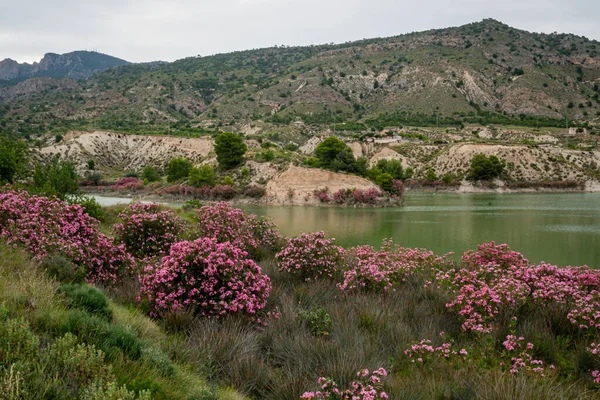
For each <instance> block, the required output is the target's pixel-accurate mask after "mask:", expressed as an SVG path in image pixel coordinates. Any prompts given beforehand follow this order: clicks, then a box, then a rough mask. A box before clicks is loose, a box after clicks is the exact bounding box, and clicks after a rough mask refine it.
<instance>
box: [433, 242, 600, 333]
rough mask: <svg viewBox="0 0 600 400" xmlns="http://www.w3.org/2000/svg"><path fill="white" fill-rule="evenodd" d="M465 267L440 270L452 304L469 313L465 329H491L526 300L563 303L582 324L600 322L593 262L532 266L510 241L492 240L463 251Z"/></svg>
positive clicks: (599, 277) (598, 276) (598, 275)
mask: <svg viewBox="0 0 600 400" xmlns="http://www.w3.org/2000/svg"><path fill="white" fill-rule="evenodd" d="M463 262H464V264H465V267H464V268H460V269H450V270H447V271H439V270H438V273H437V276H436V279H437V284H438V285H442V286H446V287H447V288H448V289H449V291H450V293H451V294H452V295H453V296H454V298H453V300H452V301H451V302H449V303H448V304H447V307H449V308H451V309H454V310H455V311H456V312H457V313H458V314H459V315H460V316H461V318H463V320H464V322H463V329H464V330H465V331H478V332H483V333H486V332H490V331H492V330H493V329H494V325H495V323H496V320H497V317H498V316H499V315H500V314H501V313H504V312H510V311H511V310H515V309H517V308H518V307H520V306H521V305H523V304H526V303H528V302H529V303H536V304H540V305H542V306H545V305H548V304H561V305H565V306H566V307H569V309H570V310H571V311H570V313H569V315H568V317H569V319H570V320H571V322H572V323H573V324H576V325H578V326H579V327H580V328H582V329H589V328H597V327H598V325H599V324H600V291H599V289H600V272H599V271H597V270H592V269H590V268H588V267H566V268H558V267H556V266H553V265H549V264H540V265H537V266H529V265H528V262H527V260H526V259H525V258H524V257H523V256H522V255H521V254H520V253H518V252H515V251H512V250H510V249H509V248H508V246H506V245H495V244H494V243H493V242H492V243H487V244H483V245H480V246H479V249H478V251H476V252H473V251H469V252H467V253H465V255H464V257H463Z"/></svg>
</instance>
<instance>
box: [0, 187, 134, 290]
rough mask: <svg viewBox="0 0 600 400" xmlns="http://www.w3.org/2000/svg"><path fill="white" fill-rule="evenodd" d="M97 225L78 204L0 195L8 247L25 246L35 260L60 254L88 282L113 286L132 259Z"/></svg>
mask: <svg viewBox="0 0 600 400" xmlns="http://www.w3.org/2000/svg"><path fill="white" fill-rule="evenodd" d="M98 224H99V222H98V221H97V220H96V219H94V218H92V217H90V216H89V215H87V214H86V213H85V212H84V210H83V208H82V207H81V206H79V205H67V204H66V203H64V202H62V201H60V200H58V199H49V198H47V197H39V196H31V195H29V194H28V193H27V192H23V191H16V190H11V189H7V190H3V191H2V192H1V193H0V235H1V236H2V237H4V238H6V240H7V242H8V243H9V244H10V243H14V244H20V245H22V246H24V247H25V248H26V249H27V250H28V251H29V252H30V253H31V254H32V255H33V256H34V258H36V259H38V260H41V259H43V258H44V257H45V256H46V255H48V254H49V253H59V254H62V255H64V256H65V257H67V258H68V259H70V260H71V261H72V262H73V263H75V264H76V265H79V266H81V267H82V268H83V269H84V270H85V273H86V278H87V280H88V281H89V282H93V283H95V282H102V283H104V284H110V283H115V282H117V280H118V279H119V278H120V277H122V276H123V275H124V274H128V273H131V271H132V268H133V265H134V260H133V258H132V257H131V256H130V255H129V254H128V253H127V252H126V251H125V248H124V246H122V245H115V243H114V241H113V239H112V238H110V237H108V236H106V235H104V234H102V233H100V232H99V231H98Z"/></svg>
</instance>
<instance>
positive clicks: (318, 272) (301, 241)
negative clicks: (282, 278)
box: [275, 232, 345, 281]
mask: <svg viewBox="0 0 600 400" xmlns="http://www.w3.org/2000/svg"><path fill="white" fill-rule="evenodd" d="M334 242H335V239H326V238H325V233H324V232H315V233H303V234H301V235H300V236H298V237H295V238H291V239H288V240H287V246H286V247H285V248H284V249H283V250H282V251H281V252H280V253H278V254H276V255H275V258H276V259H277V262H278V264H279V270H280V271H285V272H289V273H291V274H293V275H296V276H298V277H300V278H302V279H304V280H306V281H311V280H315V279H318V278H320V277H322V276H327V277H329V278H333V277H334V275H335V274H336V272H337V271H338V268H339V267H340V264H341V262H342V261H343V257H344V254H345V251H344V249H343V248H342V247H340V246H336V245H334Z"/></svg>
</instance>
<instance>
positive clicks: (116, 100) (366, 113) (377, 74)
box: [0, 19, 600, 141]
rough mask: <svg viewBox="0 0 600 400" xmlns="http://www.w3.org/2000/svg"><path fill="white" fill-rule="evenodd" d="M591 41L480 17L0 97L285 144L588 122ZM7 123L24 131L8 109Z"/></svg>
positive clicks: (74, 115) (596, 108)
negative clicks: (389, 131)
mask: <svg viewBox="0 0 600 400" xmlns="http://www.w3.org/2000/svg"><path fill="white" fill-rule="evenodd" d="M599 51H600V42H598V41H595V40H590V39H587V38H585V37H582V36H577V35H573V34H562V33H561V34H558V33H552V34H543V33H530V32H527V31H523V30H519V29H515V28H512V27H510V26H508V25H506V24H503V23H501V22H499V21H496V20H492V19H486V20H483V21H480V22H475V23H471V24H466V25H462V26H458V27H450V28H443V29H431V30H428V31H423V32H412V33H408V34H403V35H397V36H392V37H388V38H374V39H364V40H360V41H355V42H347V43H343V44H324V45H312V46H296V47H288V46H276V47H270V48H263V49H255V50H244V51H238V52H232V53H223V54H216V55H212V56H203V57H199V56H196V57H188V58H184V59H181V60H177V61H174V62H171V63H151V64H128V65H123V66H119V67H116V68H110V69H107V70H104V71H101V72H99V73H97V74H95V75H94V76H92V77H90V78H89V79H87V80H85V81H80V82H78V83H77V85H74V86H73V85H70V86H69V85H67V86H69V87H67V88H65V84H64V83H60V82H59V83H56V84H54V85H53V84H51V83H50V82H47V83H46V84H44V85H41V84H38V85H35V86H34V85H33V83H28V82H27V81H26V82H23V84H24V85H22V87H20V88H19V90H12V91H10V90H7V89H6V88H5V89H0V107H2V103H4V104H5V105H4V108H6V104H8V103H10V108H11V110H10V111H5V112H4V113H5V115H14V116H15V117H17V116H18V117H25V118H27V117H28V118H29V120H30V122H33V124H34V125H35V126H36V128H37V130H38V131H42V132H48V131H52V130H57V129H59V130H60V129H62V130H63V131H64V129H67V128H73V129H80V130H89V129H98V128H99V129H105V130H113V131H122V132H133V133H135V132H138V133H139V132H154V133H167V132H169V133H173V132H174V133H183V134H185V133H186V132H187V133H191V132H196V133H202V132H203V129H206V128H209V129H212V128H219V129H229V130H234V131H239V130H240V129H241V127H242V126H245V125H247V124H251V125H255V126H262V127H264V128H261V129H263V130H264V131H269V129H271V130H272V129H276V130H279V131H281V132H283V131H290V132H291V131H293V134H290V135H289V137H287V136H286V135H284V134H283V133H281V134H282V135H283V136H284V138H286V139H285V140H294V141H297V140H296V139H297V137H296V136H298V134H302V132H304V133H307V132H311V131H318V130H322V129H327V128H333V125H336V126H337V127H338V128H340V130H344V131H348V132H350V133H351V132H365V131H370V130H375V131H381V130H382V129H384V128H385V127H389V126H392V127H394V126H395V127H399V126H448V127H456V126H463V125H464V124H469V123H477V124H483V125H486V124H500V125H517V126H556V127H559V126H560V127H565V126H580V125H590V124H591V125H592V126H595V125H598V124H600V99H599V89H598V86H599V85H600V56H599V54H600V53H599ZM53 86H56V87H53ZM32 109H34V110H36V112H35V113H33V112H32V111H31V110H32ZM0 118H2V113H1V112H0ZM75 121H76V122H75ZM0 122H1V121H0ZM5 126H6V127H7V129H12V131H17V132H21V133H25V132H24V130H26V129H27V127H24V126H23V124H19V123H15V122H14V119H13V120H11V121H6V122H5ZM1 127H2V125H1V124H0V129H2V128H1Z"/></svg>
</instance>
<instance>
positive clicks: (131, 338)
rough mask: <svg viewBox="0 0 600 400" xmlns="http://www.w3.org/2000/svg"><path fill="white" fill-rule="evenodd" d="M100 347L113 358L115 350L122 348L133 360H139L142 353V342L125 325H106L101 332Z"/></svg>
mask: <svg viewBox="0 0 600 400" xmlns="http://www.w3.org/2000/svg"><path fill="white" fill-rule="evenodd" d="M99 339H100V343H99V347H100V348H101V349H102V350H103V351H104V352H106V354H107V356H108V357H109V358H111V359H112V358H113V357H114V356H115V355H116V353H115V351H117V350H120V351H122V352H123V353H124V354H125V355H127V356H128V357H129V358H130V359H131V360H138V359H139V358H140V357H141V355H142V342H141V341H140V340H139V339H138V337H137V336H136V335H135V333H134V332H133V331H132V330H131V329H130V328H128V327H126V326H124V325H109V326H105V327H104V329H103V331H102V332H101V334H100V337H99Z"/></svg>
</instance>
